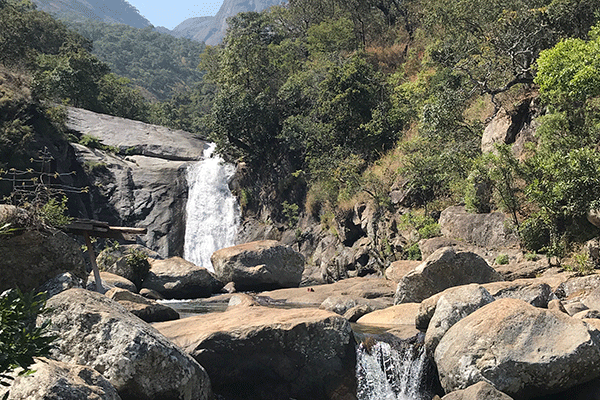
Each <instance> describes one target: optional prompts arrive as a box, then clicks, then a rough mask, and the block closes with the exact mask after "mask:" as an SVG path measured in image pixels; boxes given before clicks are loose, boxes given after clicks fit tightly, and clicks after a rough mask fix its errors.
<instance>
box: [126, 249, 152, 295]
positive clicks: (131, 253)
mask: <svg viewBox="0 0 600 400" xmlns="http://www.w3.org/2000/svg"><path fill="white" fill-rule="evenodd" d="M126 263H127V266H128V267H129V268H131V270H132V271H133V275H134V277H135V278H134V282H133V283H135V285H136V286H137V287H141V283H142V281H143V280H144V278H145V277H146V275H148V272H149V271H150V263H149V262H148V255H147V254H146V253H144V252H143V251H142V250H139V249H129V250H128V252H127V256H126Z"/></svg>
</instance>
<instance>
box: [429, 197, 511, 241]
mask: <svg viewBox="0 0 600 400" xmlns="http://www.w3.org/2000/svg"><path fill="white" fill-rule="evenodd" d="M506 222H507V218H506V216H505V215H504V214H503V213H500V212H493V213H489V214H473V213H468V212H467V211H466V210H465V208H464V207H461V206H453V207H448V208H447V209H445V210H444V211H442V213H441V215H440V219H439V224H440V230H441V231H442V235H444V236H445V237H447V238H450V239H456V240H462V241H465V242H468V243H472V244H474V245H477V246H480V247H485V248H498V247H513V246H518V244H519V238H518V236H517V235H516V234H515V233H514V232H512V231H509V230H507V229H506Z"/></svg>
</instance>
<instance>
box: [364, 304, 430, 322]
mask: <svg viewBox="0 0 600 400" xmlns="http://www.w3.org/2000/svg"><path fill="white" fill-rule="evenodd" d="M418 311H419V304H418V303H404V304H398V305H395V306H392V307H388V308H384V309H383V310H377V311H373V312H371V313H368V314H367V315H364V316H363V317H361V318H359V319H358V321H357V322H358V323H359V324H363V325H374V326H380V327H393V326H396V325H408V326H411V327H414V325H415V316H416V314H417V312H418Z"/></svg>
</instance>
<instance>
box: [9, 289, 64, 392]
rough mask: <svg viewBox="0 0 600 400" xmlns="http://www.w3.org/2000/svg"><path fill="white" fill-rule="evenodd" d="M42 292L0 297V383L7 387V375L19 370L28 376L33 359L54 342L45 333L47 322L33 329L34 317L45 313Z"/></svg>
mask: <svg viewBox="0 0 600 400" xmlns="http://www.w3.org/2000/svg"><path fill="white" fill-rule="evenodd" d="M45 306H46V295H45V294H44V293H37V294H36V293H35V292H31V293H22V292H21V291H20V290H19V289H10V290H7V291H5V292H4V293H2V294H1V295H0V384H1V385H3V386H9V385H10V384H9V382H8V381H9V380H12V379H13V378H12V377H11V376H10V375H8V373H10V372H11V371H13V370H14V369H15V368H18V367H20V368H22V369H23V371H21V372H20V373H19V374H20V375H25V374H30V373H33V371H31V370H29V366H30V365H31V364H33V362H34V361H33V357H38V356H45V355H48V353H49V352H50V346H51V344H52V342H53V341H54V340H55V339H56V336H52V335H50V334H49V333H48V325H49V323H50V321H45V322H44V323H42V324H41V325H40V326H36V317H37V316H38V315H39V314H43V313H45V312H46V308H45Z"/></svg>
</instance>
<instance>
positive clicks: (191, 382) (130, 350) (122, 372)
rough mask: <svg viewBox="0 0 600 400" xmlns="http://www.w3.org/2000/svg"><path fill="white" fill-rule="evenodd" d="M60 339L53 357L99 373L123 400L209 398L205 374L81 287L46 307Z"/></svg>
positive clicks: (124, 313)
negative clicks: (49, 310)
mask: <svg viewBox="0 0 600 400" xmlns="http://www.w3.org/2000/svg"><path fill="white" fill-rule="evenodd" d="M47 305H48V307H49V308H50V309H51V313H50V314H49V318H50V320H51V325H50V327H51V329H52V331H53V332H54V333H55V334H56V335H57V336H58V339H57V341H56V342H55V346H54V348H53V350H52V357H53V358H54V359H57V360H59V361H63V362H68V363H76V364H79V365H86V366H88V367H91V368H93V369H95V370H96V371H98V372H100V373H101V374H102V375H103V376H104V377H105V378H106V379H108V381H109V382H110V383H111V384H112V385H113V386H114V387H115V388H116V389H117V391H118V393H119V396H121V398H122V399H123V400H128V399H131V400H133V399H146V400H150V399H162V400H171V399H172V400H199V399H209V398H210V397H211V389H210V382H209V379H208V376H207V375H206V371H205V370H204V369H203V368H202V367H201V366H200V365H199V364H198V363H197V362H196V361H194V360H193V359H192V358H191V357H189V356H188V355H186V354H185V353H183V352H181V350H180V349H179V348H178V347H177V346H175V345H174V344H173V343H171V342H169V341H168V340H167V339H166V338H165V337H164V336H162V335H161V334H160V333H158V332H157V331H156V330H155V329H153V328H152V327H151V326H150V325H148V324H147V323H145V322H144V321H142V320H141V319H139V318H137V317H135V316H134V315H132V314H131V313H129V312H128V311H127V310H126V309H125V308H124V307H123V306H121V305H120V304H118V303H117V302H115V301H113V300H111V299H109V298H107V297H106V296H104V295H101V294H99V293H95V292H90V291H87V290H83V289H70V290H67V291H65V292H62V293H60V294H58V295H56V296H54V297H53V298H51V299H50V300H49V301H48V303H47Z"/></svg>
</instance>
